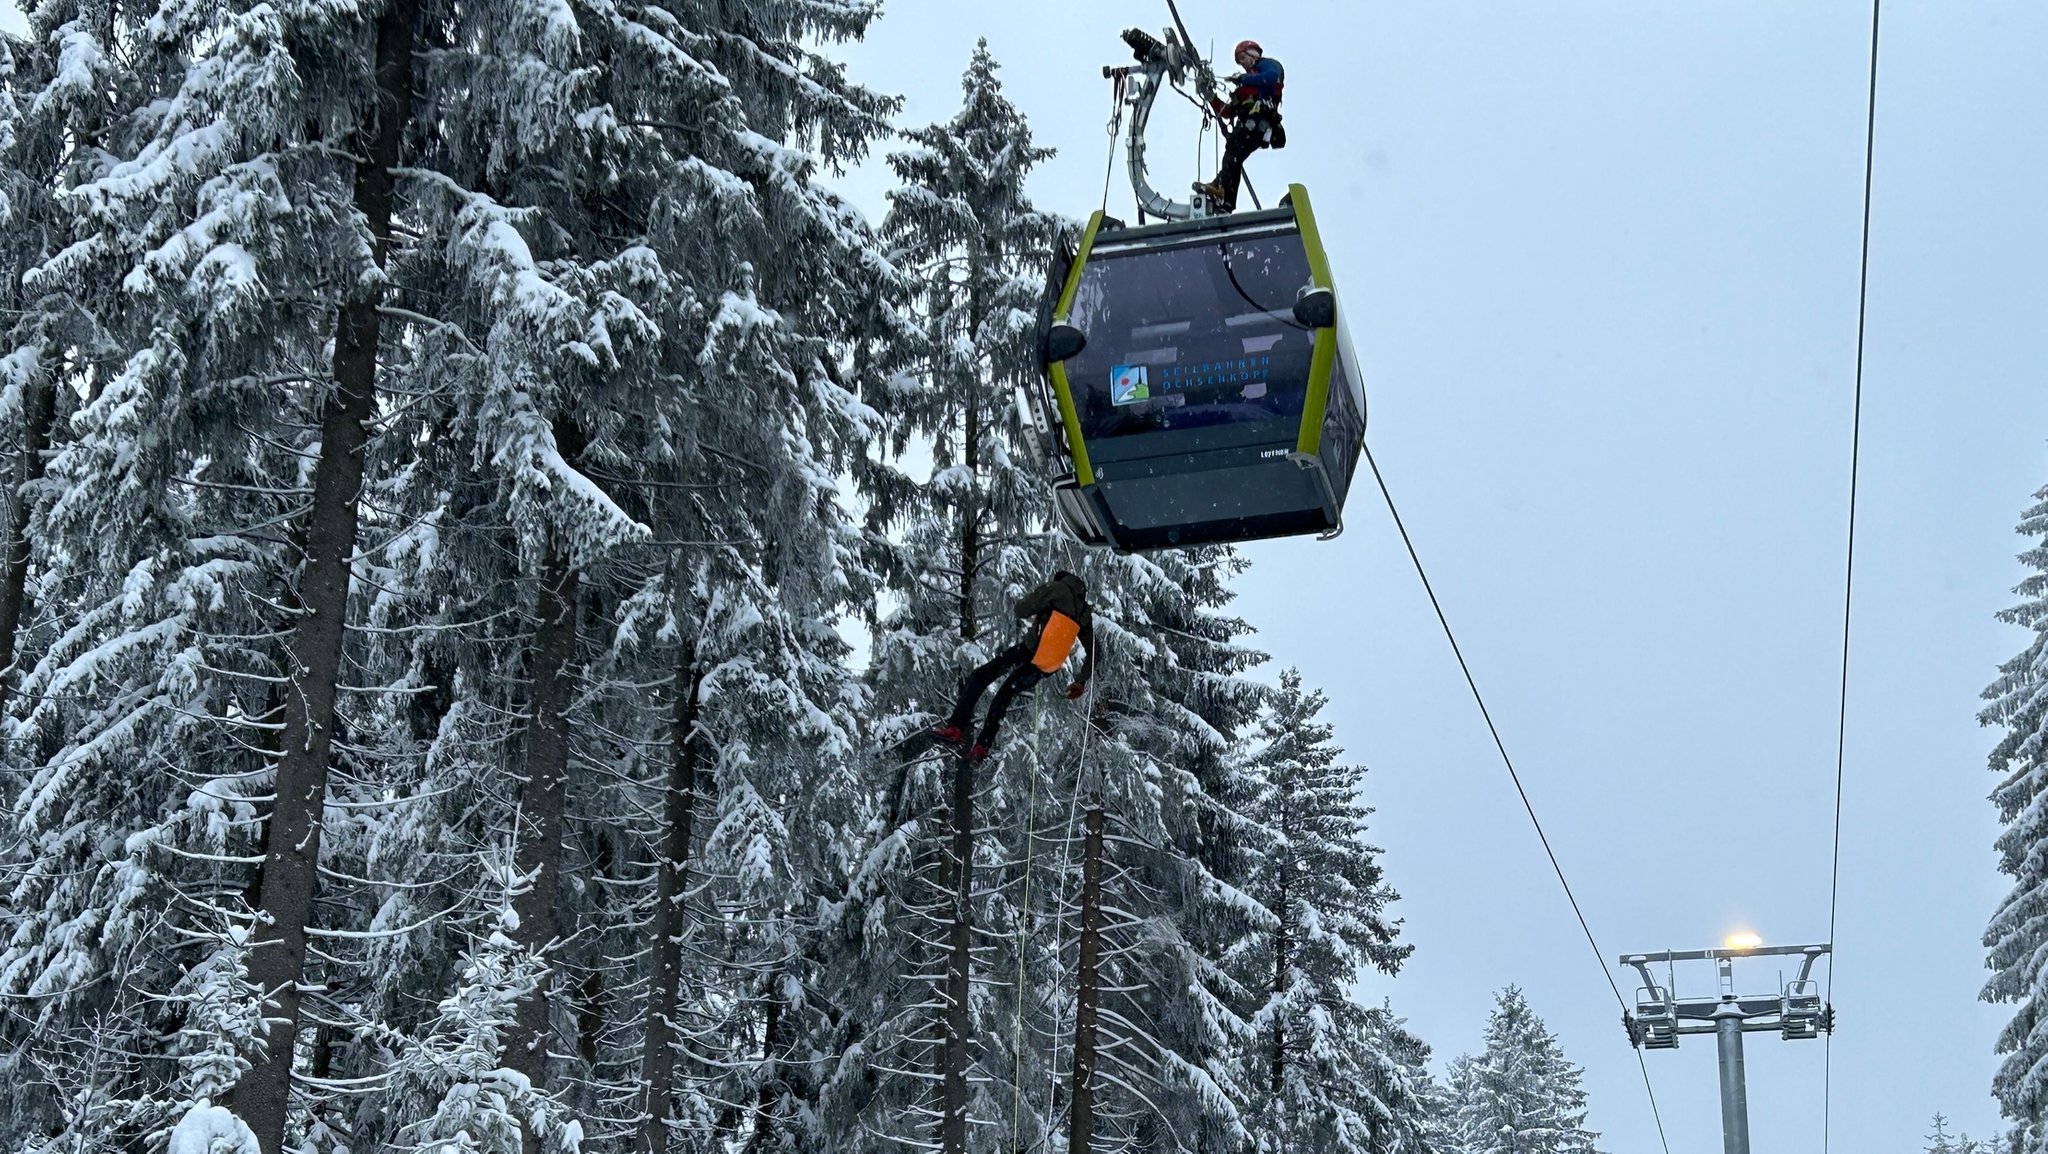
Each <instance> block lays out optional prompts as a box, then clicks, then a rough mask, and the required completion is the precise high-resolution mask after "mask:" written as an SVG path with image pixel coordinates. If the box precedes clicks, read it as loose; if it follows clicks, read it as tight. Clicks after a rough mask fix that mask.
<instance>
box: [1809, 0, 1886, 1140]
mask: <svg viewBox="0 0 2048 1154" xmlns="http://www.w3.org/2000/svg"><path fill="white" fill-rule="evenodd" d="M1883 9H1884V0H1870V96H1869V102H1868V104H1867V105H1866V107H1865V109H1864V117H1863V250H1862V253H1861V256H1860V258H1859V260H1858V270H1857V284H1856V400H1855V405H1854V409H1853V414H1854V415H1853V416H1852V417H1851V419H1850V426H1849V429H1850V431H1849V541H1848V550H1847V560H1846V561H1845V563H1844V566H1843V573H1842V692H1841V699H1840V702H1839V704H1838V706H1837V712H1836V715H1835V832H1834V848H1833V850H1832V851H1831V854H1830V863H1829V868H1828V874H1829V876H1828V985H1827V1004H1828V1006H1829V1007H1831V1008H1832V1007H1833V1006H1834V1003H1835V949H1834V944H1835V916H1836V914H1837V912H1838V910H1839V908H1840V899H1841V892H1842V785H1843V780H1844V776H1845V775H1844V769H1845V767H1846V765H1847V762H1848V746H1849V624H1850V620H1851V613H1852V611H1853V610H1854V608H1855V604H1856V491H1857V487H1858V486H1857V481H1858V475H1859V473H1860V471H1861V468H1862V465H1863V358H1864V350H1865V348H1866V347H1867V334H1868V321H1869V317H1870V202H1871V188H1872V187H1873V185H1874V184H1875V183H1876V181H1875V179H1874V178H1875V176H1876V172H1877V44H1878V27H1879V23H1880V20H1881V17H1882V16H1883ZM1834 1050H1835V1032H1834V1031H1833V1030H1829V1031H1828V1034H1827V1040H1826V1042H1824V1043H1823V1044H1822V1051H1821V1052H1822V1057H1821V1129H1820V1148H1821V1151H1822V1154H1826V1151H1827V1149H1828V1142H1829V1140H1830V1138H1831V1137H1832V1136H1833V1134H1832V1131H1833V1129H1834V1064H1835V1063H1834Z"/></svg>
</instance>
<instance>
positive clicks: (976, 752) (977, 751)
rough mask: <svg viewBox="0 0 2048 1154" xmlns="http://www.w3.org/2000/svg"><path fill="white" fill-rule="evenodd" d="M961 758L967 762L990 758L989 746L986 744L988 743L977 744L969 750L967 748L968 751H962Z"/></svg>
mask: <svg viewBox="0 0 2048 1154" xmlns="http://www.w3.org/2000/svg"><path fill="white" fill-rule="evenodd" d="M960 760H962V761H965V762H969V763H972V762H977V761H987V760H988V746H986V745H977V746H975V747H973V748H972V749H969V750H967V751H965V752H963V753H962V754H961V755H960Z"/></svg>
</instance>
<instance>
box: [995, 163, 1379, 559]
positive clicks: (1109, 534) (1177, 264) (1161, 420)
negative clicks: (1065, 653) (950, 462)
mask: <svg viewBox="0 0 2048 1154" xmlns="http://www.w3.org/2000/svg"><path fill="white" fill-rule="evenodd" d="M1048 300H1049V302H1050V306H1049V307H1048V308H1047V309H1046V310H1044V313H1043V314H1042V316H1041V325H1040V328H1041V333H1040V339H1041V349H1042V353H1043V358H1044V362H1045V367H1046V374H1045V375H1046V381H1047V384H1048V386H1049V388H1050V392H1051V397H1050V401H1051V404H1052V406H1053V407H1055V408H1056V410H1057V422H1056V424H1055V422H1054V421H1053V420H1052V419H1050V418H1052V416H1053V414H1051V413H1045V412H1043V409H1042V407H1040V415H1041V418H1043V419H1041V420H1039V421H1035V422H1033V423H1034V424H1037V425H1039V426H1040V429H1041V431H1043V432H1044V433H1045V434H1047V439H1048V440H1049V441H1050V442H1051V445H1050V446H1049V449H1050V455H1052V456H1053V458H1054V459H1055V460H1058V461H1060V462H1061V464H1062V465H1064V466H1065V467H1066V468H1069V469H1071V472H1066V473H1064V474H1063V475H1061V476H1059V477H1057V478H1056V480H1055V492H1056V497H1057V500H1058V504H1059V511H1060V516H1061V520H1062V521H1063V522H1064V523H1065V524H1066V526H1067V528H1068V529H1069V530H1071V531H1072V532H1073V533H1074V535H1075V536H1077V537H1079V538H1080V539H1081V540H1082V541H1084V542H1086V543H1088V544H1091V545H1105V546H1109V547H1112V548H1115V549H1117V550H1119V551H1124V552H1130V551H1136V550H1145V549H1165V548H1175V547H1179V546H1188V545H1201V544H1207V543H1212V542H1228V541H1252V540H1258V539H1261V538H1267V537H1289V536H1296V535H1300V534H1307V533H1317V534H1321V535H1323V536H1324V537H1331V536H1335V535H1336V534H1337V532H1338V531H1339V530H1340V529H1341V528H1342V525H1343V512H1344V495H1345V492H1346V491H1347V490H1348V489H1349V488H1350V486H1351V473H1352V469H1353V467H1354V466H1355V465H1356V464H1357V461H1358V452H1359V447H1360V445H1361V444H1362V443H1363V441H1364V436H1365V395H1364V391H1363V388H1362V387H1361V382H1360V378H1359V374H1358V364H1357V361H1356V359H1355V357H1354V355H1353V354H1352V351H1351V342H1350V341H1349V340H1348V339H1347V337H1346V335H1345V330H1344V318H1343V312H1342V310H1341V309H1340V308H1339V307H1338V302H1337V298H1336V294H1335V290H1334V288H1333V286H1332V285H1331V281H1330V268H1329V262H1328V260H1327V259H1326V258H1325V256H1324V253H1323V246H1322V241H1321V238H1320V237H1319V236H1318V234H1317V232H1316V224H1315V216H1314V214H1313V212H1312V211H1311V210H1310V207H1309V200H1308V194H1307V193H1306V192H1305V191H1304V190H1303V189H1302V188H1301V186H1299V185H1296V186H1294V187H1293V188H1292V189H1290V191H1289V194H1288V196H1287V198H1286V199H1285V200H1283V201H1282V202H1281V206H1280V207H1278V208H1274V209H1270V210H1266V211H1260V212H1244V213H1237V214H1233V215H1229V216H1217V217H1206V218H1197V219H1193V220H1185V221H1175V222H1171V223H1167V224H1159V225H1152V226H1148V227H1139V228H1112V227H1110V226H1109V223H1108V222H1107V221H1106V220H1105V218H1104V216H1103V215H1102V214H1101V213H1099V212H1098V213H1096V214H1095V216H1094V218H1093V219H1092V220H1091V221H1090V222H1089V225H1088V228H1087V230H1086V231H1085V232H1084V234H1083V236H1082V239H1081V243H1080V248H1079V251H1078V252H1077V253H1076V254H1075V256H1074V259H1073V261H1072V262H1071V265H1070V266H1069V267H1067V268H1065V269H1064V270H1061V269H1055V270H1054V279H1053V283H1052V284H1051V285H1049V286H1048ZM1041 400H1042V399H1041ZM1026 419H1027V421H1029V420H1031V415H1030V413H1029V412H1028V411H1027V414H1026Z"/></svg>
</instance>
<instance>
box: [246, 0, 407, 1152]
mask: <svg viewBox="0 0 2048 1154" xmlns="http://www.w3.org/2000/svg"><path fill="white" fill-rule="evenodd" d="M417 18H418V2H417V0H391V2H390V6H389V7H387V8H386V9H385V10H384V13H383V15H381V16H379V17H378V18H377V48H376V54H377V55H376V75H377V96H378V100H377V110H376V118H375V120H374V122H373V123H372V124H371V125H370V126H368V127H367V128H366V129H365V130H364V131H363V133H362V135H361V138H360V140H359V142H358V147H359V149H360V153H361V155H362V157H363V161H362V162H361V163H359V164H358V165H357V166H356V175H355V203H356V209H357V211H359V212H361V213H362V214H363V217H364V219H365V221H366V222H367V224H368V226H369V229H370V235H371V237H372V238H373V244H374V248H373V253H374V257H375V259H376V261H377V263H378V264H379V265H380V266H381V265H382V264H383V263H384V262H385V259H386V255H387V253H388V251H389V248H390V240H391V212H392V204H393V195H392V192H393V189H392V169H393V168H395V167H396V166H397V165H398V162H399V144H400V142H401V140H402V139H403V137H404V133H405V128H406V124H407V122H408V121H409V120H410V119H411V117H412V64H413V25H414V23H415V21H416V20H417ZM381 335H382V332H381V325H380V324H379V317H378V312H377V299H376V296H375V295H374V294H359V295H356V296H354V297H352V298H351V299H349V300H348V301H347V302H346V303H344V304H343V305H342V306H341V308H340V310H339V312H338V315H337V317H336V325H335V339H334V383H335V391H334V394H333V395H332V396H331V397H329V398H328V401H327V404H326V406H325V408H324V410H323V411H322V413H321V418H320V460H319V461H318V463H316V464H315V465H314V467H313V507H312V511H311V513H310V515H309V520H308V521H307V524H306V532H305V537H304V540H305V547H306V555H305V563H304V565H303V567H302V568H301V570H300V573H299V591H298V601H299V609H300V614H301V615H300V617H299V621H298V625H297V627H296V628H295V629H294V630H293V631H292V640H291V647H290V650H289V652H288V653H287V655H286V658H287V661H288V662H289V668H288V669H287V673H288V675H289V676H290V678H291V691H290V693H289V694H288V696H287V698H286V701H285V709H284V729H283V732H282V734H281V736H280V744H281V752H280V754H279V756H278V760H277V785H276V795H277V800H276V802H275V803H274V804H273V806H272V808H271V814H270V825H269V828H268V829H267V830H266V831H265V839H266V847H265V853H264V860H263V886H262V889H261V892H260V894H259V897H258V902H259V905H260V907H261V910H260V917H259V918H258V921H257V937H256V948H255V949H254V950H253V951H251V953H250V957H249V978H250V980H251V982H253V983H254V984H255V985H256V987H257V988H258V989H260V990H262V991H263V992H264V995H265V997H266V998H267V999H268V1003H269V1004H268V1005H267V1006H266V1007H265V1009H264V1017H265V1018H267V1019H268V1020H269V1022H270V1030H269V1034H268V1036H267V1038H266V1039H265V1048H264V1053H263V1054H262V1055H261V1056H260V1057H258V1058H257V1060H256V1062H255V1064H254V1065H253V1066H251V1067H250V1069H249V1072H248V1073H246V1074H244V1075H243V1076H242V1080H241V1083H240V1084H239V1085H238V1086H237V1087H236V1088H235V1094H234V1107H235V1111H236V1112H237V1113H238V1114H240V1115H241V1117H242V1120H243V1121H244V1122H246V1123H248V1125H249V1128H250V1129H251V1130H252V1131H254V1132H255V1135H256V1140H257V1142H258V1144H259V1145H260V1146H261V1147H262V1150H263V1154H281V1152H282V1150H283V1147H284V1132H285V1121H286V1117H287V1115H288V1114H289V1112H290V1108H291V1083H292V1053H293V1050H294V1048H295V1047H294V1045H293V1043H294V1041H295V1040H296V1038H297V1034H298V1020H299V983H300V981H301V979H302V978H303V976H304V973H305V964H306V926H307V922H308V921H309V920H310V918H311V917H312V912H313V897H314V891H315V889H316V886H317V883H318V880H319V871H318V867H319V860H320V821H321V814H322V809H323V807H324V804H325V800H326V795H327V768H328V764H327V762H328V756H329V754H330V752H331V750H332V745H333V739H334V700H335V686H336V683H337V681H338V679H339V677H340V672H341V651H342V640H343V630H342V626H343V617H344V614H345V611H346V609H347V606H348V587H349V573H350V558H351V557H352V556H353V554H354V553H355V549H356V528H357V498H358V497H359V495H360V493H361V491H362V485H363V455H364V450H365V448H366V446H367V445H368V442H369V429H368V427H367V422H368V420H369V418H370V415H371V413H372V411H373V408H374V405H375V402H376V395H377V350H378V342H379V340H380V338H381Z"/></svg>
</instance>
